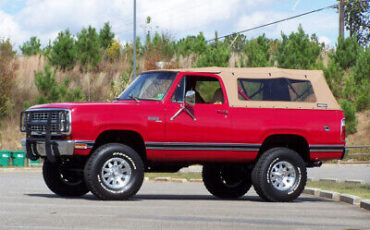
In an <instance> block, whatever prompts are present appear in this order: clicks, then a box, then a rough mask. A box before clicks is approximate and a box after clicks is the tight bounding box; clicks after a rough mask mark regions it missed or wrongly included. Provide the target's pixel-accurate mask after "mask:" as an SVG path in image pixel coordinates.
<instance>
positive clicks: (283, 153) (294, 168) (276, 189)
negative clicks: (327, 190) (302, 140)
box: [252, 147, 307, 202]
mask: <svg viewBox="0 0 370 230" xmlns="http://www.w3.org/2000/svg"><path fill="white" fill-rule="evenodd" d="M306 181H307V171H306V166H305V163H304V161H303V159H302V157H301V156H300V155H299V154H298V153H297V152H295V151H293V150H291V149H288V148H283V147H278V148H272V149H269V150H267V151H266V152H265V153H263V155H262V156H261V157H260V158H259V160H258V161H257V163H256V165H255V167H254V169H253V172H252V183H253V186H254V189H255V190H256V192H257V193H258V195H259V196H260V197H261V198H262V199H263V200H266V201H279V202H288V201H292V200H295V199H296V198H298V196H299V195H300V194H301V193H302V191H303V189H304V187H305V185H306Z"/></svg>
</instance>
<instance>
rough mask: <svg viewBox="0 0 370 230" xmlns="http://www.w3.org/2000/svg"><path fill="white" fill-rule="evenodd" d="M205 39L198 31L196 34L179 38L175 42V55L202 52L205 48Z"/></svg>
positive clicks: (185, 55)
mask: <svg viewBox="0 0 370 230" xmlns="http://www.w3.org/2000/svg"><path fill="white" fill-rule="evenodd" d="M207 46H208V45H207V41H206V38H205V37H204V35H203V33H202V32H200V33H199V34H198V35H197V36H187V37H186V38H183V39H180V40H179V41H178V42H177V43H176V52H177V55H182V56H183V57H187V56H189V55H190V54H197V55H200V54H203V53H204V52H205V51H206V49H207Z"/></svg>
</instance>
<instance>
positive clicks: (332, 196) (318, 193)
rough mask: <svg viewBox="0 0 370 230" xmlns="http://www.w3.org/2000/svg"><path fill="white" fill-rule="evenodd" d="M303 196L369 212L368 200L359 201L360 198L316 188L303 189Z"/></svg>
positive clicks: (369, 204) (369, 202) (369, 203)
mask: <svg viewBox="0 0 370 230" xmlns="http://www.w3.org/2000/svg"><path fill="white" fill-rule="evenodd" d="M302 193H303V194H307V195H312V196H314V197H320V198H325V199H329V200H333V201H339V202H344V203H347V204H351V205H355V206H358V207H361V208H363V209H365V210H368V211H370V200H361V197H358V196H353V195H349V194H341V193H338V192H332V191H327V190H320V189H317V188H309V187H307V188H305V189H304V190H303V192H302Z"/></svg>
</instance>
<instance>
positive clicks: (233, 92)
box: [157, 67, 341, 110]
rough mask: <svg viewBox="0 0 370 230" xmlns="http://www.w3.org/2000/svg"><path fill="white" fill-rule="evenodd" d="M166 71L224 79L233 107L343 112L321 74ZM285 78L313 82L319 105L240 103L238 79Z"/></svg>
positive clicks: (211, 69)
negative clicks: (214, 75) (195, 73)
mask: <svg viewBox="0 0 370 230" xmlns="http://www.w3.org/2000/svg"><path fill="white" fill-rule="evenodd" d="M157 71H158V70H157ZM164 71H179V72H201V73H213V74H217V75H218V76H220V77H221V78H222V80H223V82H224V85H225V88H226V92H227V95H228V99H229V104H230V106H232V107H252V108H291V109H328V110H341V108H340V106H339V105H338V103H337V101H336V100H335V98H334V96H333V94H332V93H331V91H330V89H329V87H328V85H327V83H326V81H325V77H324V74H323V72H322V71H321V70H297V69H281V68H276V67H266V68H221V67H205V68H190V69H175V70H164ZM282 77H285V78H289V79H296V80H309V81H310V82H311V84H312V87H313V91H314V93H315V96H316V101H315V102H296V101H294V102H293V101H250V100H240V99H239V97H238V91H237V89H238V85H237V79H238V78H255V79H266V78H282Z"/></svg>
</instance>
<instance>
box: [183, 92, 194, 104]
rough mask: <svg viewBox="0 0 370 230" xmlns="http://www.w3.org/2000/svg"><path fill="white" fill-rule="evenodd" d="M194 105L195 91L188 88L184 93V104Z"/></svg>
mask: <svg viewBox="0 0 370 230" xmlns="http://www.w3.org/2000/svg"><path fill="white" fill-rule="evenodd" d="M186 105H189V106H192V107H193V106H194V105H195V91H194V90H189V91H187V92H186V94H185V106H186Z"/></svg>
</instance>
